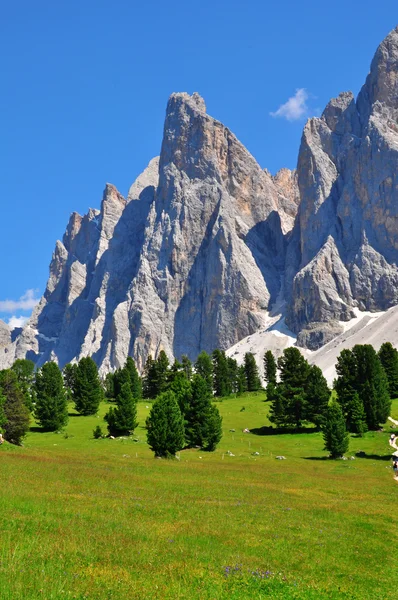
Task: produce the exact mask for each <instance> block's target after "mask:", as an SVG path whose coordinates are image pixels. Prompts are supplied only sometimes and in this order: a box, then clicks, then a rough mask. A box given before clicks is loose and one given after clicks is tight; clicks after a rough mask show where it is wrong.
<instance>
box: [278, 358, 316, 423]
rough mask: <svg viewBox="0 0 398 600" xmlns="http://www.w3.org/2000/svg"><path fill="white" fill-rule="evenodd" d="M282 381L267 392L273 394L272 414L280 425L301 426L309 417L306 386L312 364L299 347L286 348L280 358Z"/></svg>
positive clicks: (279, 365)
mask: <svg viewBox="0 0 398 600" xmlns="http://www.w3.org/2000/svg"><path fill="white" fill-rule="evenodd" d="M278 367H279V370H280V383H278V384H277V385H276V386H272V388H274V390H272V388H271V389H270V390H268V388H267V393H268V394H269V393H271V396H273V400H272V402H273V404H275V403H276V404H275V406H272V407H271V416H272V418H274V419H277V420H275V421H273V422H275V423H276V424H277V425H279V426H292V425H293V426H295V427H297V428H299V427H300V426H301V423H302V421H304V420H306V418H307V397H306V386H307V380H308V377H309V374H310V365H309V364H308V362H307V361H306V359H305V358H304V356H303V355H302V354H301V352H300V350H298V348H293V347H291V348H285V350H284V351H283V355H282V356H281V357H280V358H279V359H278Z"/></svg>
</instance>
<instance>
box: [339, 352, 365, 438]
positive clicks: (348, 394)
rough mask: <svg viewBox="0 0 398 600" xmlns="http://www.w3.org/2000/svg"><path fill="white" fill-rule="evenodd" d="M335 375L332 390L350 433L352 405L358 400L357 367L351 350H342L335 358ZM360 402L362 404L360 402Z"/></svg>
mask: <svg viewBox="0 0 398 600" xmlns="http://www.w3.org/2000/svg"><path fill="white" fill-rule="evenodd" d="M336 373H337V379H335V381H334V389H335V390H336V393H337V399H338V402H339V404H340V406H341V409H342V411H343V415H344V417H345V420H346V426H347V430H348V431H352V425H351V421H350V415H351V413H352V405H353V404H354V405H356V403H357V400H358V399H359V400H360V398H359V396H358V390H359V382H358V365H357V361H356V358H355V355H354V353H353V352H352V350H348V349H344V350H342V351H341V352H340V355H339V356H338V357H337V363H336ZM360 402H361V403H362V401H361V400H360ZM362 406H363V403H362Z"/></svg>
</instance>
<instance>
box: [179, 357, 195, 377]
mask: <svg viewBox="0 0 398 600" xmlns="http://www.w3.org/2000/svg"><path fill="white" fill-rule="evenodd" d="M181 366H182V370H183V371H184V373H185V377H186V378H187V379H188V381H191V379H192V363H191V361H190V360H189V358H188V356H187V355H186V354H183V356H182V358H181Z"/></svg>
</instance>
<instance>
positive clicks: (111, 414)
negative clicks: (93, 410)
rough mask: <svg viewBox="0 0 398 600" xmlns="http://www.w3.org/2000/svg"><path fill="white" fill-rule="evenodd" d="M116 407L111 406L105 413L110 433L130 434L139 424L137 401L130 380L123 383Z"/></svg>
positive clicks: (115, 434)
mask: <svg viewBox="0 0 398 600" xmlns="http://www.w3.org/2000/svg"><path fill="white" fill-rule="evenodd" d="M116 404H117V406H116V408H114V407H113V406H111V407H110V409H109V411H108V412H107V414H106V415H105V417H104V418H105V421H106V422H107V423H108V431H109V433H110V435H114V436H117V435H130V434H131V433H133V431H134V429H135V428H136V427H137V426H138V423H137V401H136V400H135V399H134V397H133V394H132V392H131V386H130V383H129V382H126V383H124V384H123V385H122V388H121V390H120V393H119V394H118V396H117V397H116Z"/></svg>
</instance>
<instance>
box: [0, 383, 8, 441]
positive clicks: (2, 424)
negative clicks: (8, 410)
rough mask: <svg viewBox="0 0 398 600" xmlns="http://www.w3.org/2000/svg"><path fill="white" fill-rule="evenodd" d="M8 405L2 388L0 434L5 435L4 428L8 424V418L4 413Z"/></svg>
mask: <svg viewBox="0 0 398 600" xmlns="http://www.w3.org/2000/svg"><path fill="white" fill-rule="evenodd" d="M5 403H6V397H5V396H4V394H3V391H2V388H1V386H0V433H4V427H5V424H6V423H7V417H6V415H5V412H4V405H5Z"/></svg>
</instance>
